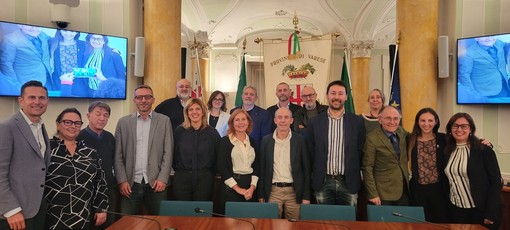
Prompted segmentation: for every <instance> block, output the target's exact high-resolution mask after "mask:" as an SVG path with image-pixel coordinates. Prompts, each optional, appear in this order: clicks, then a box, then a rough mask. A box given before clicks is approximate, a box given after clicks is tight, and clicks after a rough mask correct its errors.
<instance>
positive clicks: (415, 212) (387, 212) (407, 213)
mask: <svg viewBox="0 0 510 230" xmlns="http://www.w3.org/2000/svg"><path fill="white" fill-rule="evenodd" d="M367 214H368V221H376V222H423V221H424V220H425V214H424V211H423V207H418V206H388V205H379V206H378V205H367Z"/></svg>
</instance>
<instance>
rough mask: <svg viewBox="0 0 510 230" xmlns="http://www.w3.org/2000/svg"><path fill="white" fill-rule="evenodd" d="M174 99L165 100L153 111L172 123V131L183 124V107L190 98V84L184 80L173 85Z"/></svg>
mask: <svg viewBox="0 0 510 230" xmlns="http://www.w3.org/2000/svg"><path fill="white" fill-rule="evenodd" d="M175 88H176V89H175V92H176V94H177V96H176V97H174V98H170V99H166V100H165V101H163V102H161V103H160V104H159V105H158V106H156V108H155V109H154V111H155V112H157V113H161V114H164V115H166V116H167V117H169V118H170V121H172V130H175V128H177V126H179V125H181V124H182V123H183V122H184V115H183V112H182V111H183V109H184V105H185V104H186V102H187V101H188V99H190V98H191V83H190V82H189V81H188V80H186V79H181V80H180V81H178V82H177V84H176V85H175Z"/></svg>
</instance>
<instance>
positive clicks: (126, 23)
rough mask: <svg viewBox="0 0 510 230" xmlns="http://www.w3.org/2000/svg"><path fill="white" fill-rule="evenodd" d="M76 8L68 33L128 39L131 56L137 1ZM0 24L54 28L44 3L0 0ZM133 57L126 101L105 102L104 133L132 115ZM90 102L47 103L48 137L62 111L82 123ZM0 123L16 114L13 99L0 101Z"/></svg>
mask: <svg viewBox="0 0 510 230" xmlns="http://www.w3.org/2000/svg"><path fill="white" fill-rule="evenodd" d="M80 2H81V3H80V5H79V6H78V7H77V8H72V9H71V16H70V20H69V21H70V22H71V24H70V25H69V26H68V29H71V30H80V31H87V32H95V33H102V34H107V35H114V36H122V37H128V38H129V45H128V52H130V53H132V52H134V51H133V50H134V37H136V36H141V35H142V33H141V31H142V29H141V20H139V19H140V18H141V17H140V15H141V10H140V9H141V7H140V5H139V4H140V3H138V2H140V1H137V0H126V1H120V0H110V1H100V0H88V1H87V0H82V1H80ZM0 6H1V7H0V20H2V21H11V22H21V23H29V24H35V25H40V26H46V27H55V28H56V26H55V25H54V24H52V23H51V15H50V7H51V4H50V3H49V1H48V0H0ZM132 63H133V57H132V56H129V58H128V60H127V67H128V68H127V72H128V80H127V82H128V83H127V84H128V87H127V97H128V99H127V100H105V102H107V103H108V104H109V105H110V106H111V108H112V114H111V118H110V121H109V123H108V126H107V127H106V129H107V130H108V131H110V132H115V126H116V125H117V120H118V119H119V118H120V117H122V116H124V115H126V114H129V113H131V112H133V111H134V108H133V106H132V104H133V103H132V100H131V99H132V92H133V89H134V87H136V86H137V85H138V84H140V83H141V81H142V78H136V77H134V76H133V67H132V65H133V64H132ZM93 101H94V100H86V99H80V100H76V99H57V98H55V99H53V98H52V99H50V105H49V107H48V110H47V112H46V113H45V114H44V116H43V120H44V122H45V123H46V127H47V129H48V134H49V135H53V134H54V133H55V118H56V117H57V115H58V114H59V113H60V112H61V111H62V110H63V109H65V108H68V107H76V108H77V109H78V110H79V111H80V112H81V113H82V116H83V120H84V121H85V123H87V122H86V120H87V119H86V116H85V115H86V113H87V108H88V106H89V104H90V103H91V102H93ZM0 104H1V105H2V107H1V108H2V109H0V120H5V119H6V118H8V117H10V116H11V115H12V114H14V113H15V112H17V111H18V110H19V106H18V102H17V99H16V98H0Z"/></svg>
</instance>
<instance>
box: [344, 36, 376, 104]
mask: <svg viewBox="0 0 510 230" xmlns="http://www.w3.org/2000/svg"><path fill="white" fill-rule="evenodd" d="M373 47H374V41H372V40H364V41H360V40H357V41H353V42H351V43H350V46H349V48H350V50H351V53H352V55H351V69H350V76H351V87H352V96H353V98H354V109H355V110H356V113H357V114H361V113H363V112H365V111H366V110H367V108H368V101H367V95H368V91H369V89H368V86H369V84H368V79H369V78H370V53H371V52H370V51H371V49H372V48H373Z"/></svg>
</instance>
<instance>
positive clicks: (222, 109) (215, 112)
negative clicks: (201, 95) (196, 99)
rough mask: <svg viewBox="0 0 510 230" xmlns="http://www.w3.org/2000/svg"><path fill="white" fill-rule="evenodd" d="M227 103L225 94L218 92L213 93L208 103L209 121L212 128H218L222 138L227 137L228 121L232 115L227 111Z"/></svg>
mask: <svg viewBox="0 0 510 230" xmlns="http://www.w3.org/2000/svg"><path fill="white" fill-rule="evenodd" d="M226 104H227V102H226V101H225V94H223V92H221V91H219V90H216V91H214V92H212V93H211V96H210V97H209V101H208V102H207V109H208V111H209V112H208V113H207V121H208V123H209V125H210V126H212V127H214V128H216V130H217V131H218V133H219V134H220V136H221V137H224V136H225V135H227V128H228V119H229V118H230V114H228V113H227V112H226V111H227V106H226Z"/></svg>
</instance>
